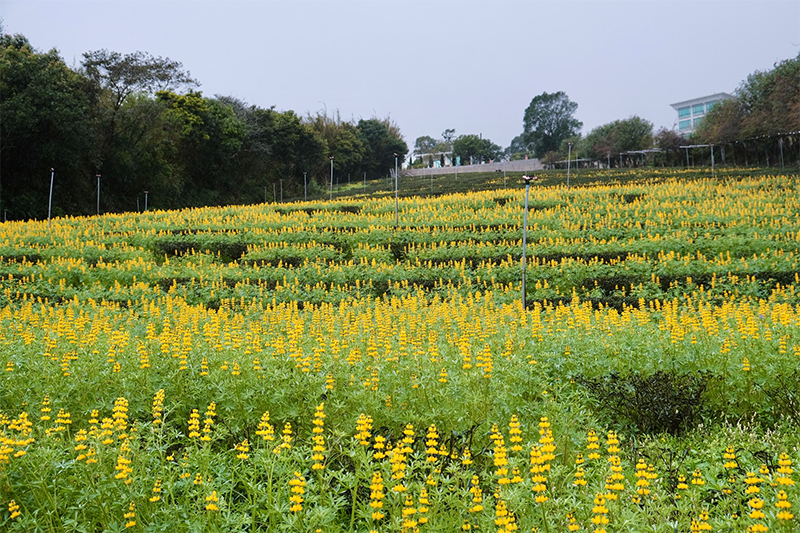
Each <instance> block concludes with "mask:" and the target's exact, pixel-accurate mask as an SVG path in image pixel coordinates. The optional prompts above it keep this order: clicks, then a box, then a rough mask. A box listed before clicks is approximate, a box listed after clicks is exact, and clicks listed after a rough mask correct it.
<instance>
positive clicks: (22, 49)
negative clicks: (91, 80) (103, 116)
mask: <svg viewBox="0 0 800 533" xmlns="http://www.w3.org/2000/svg"><path fill="white" fill-rule="evenodd" d="M89 109H90V101H89V98H88V95H87V93H86V91H85V82H84V80H83V79H82V78H81V77H80V76H79V75H78V74H76V73H75V72H73V71H72V70H70V69H69V68H68V67H67V66H66V65H65V64H64V62H63V61H62V60H61V58H60V57H59V56H58V52H57V51H56V50H51V51H49V52H47V53H40V52H37V51H36V50H34V49H33V47H32V46H31V45H30V43H29V42H28V41H27V39H25V38H24V37H22V36H21V35H15V36H10V35H5V34H4V35H2V36H0V115H2V121H0V136H1V137H2V158H3V164H2V180H1V181H2V183H0V187H2V188H1V189H0V191H1V194H2V196H0V209H8V210H9V216H10V217H12V218H28V217H38V218H42V217H46V216H47V202H48V194H49V187H50V169H51V168H55V170H56V178H55V181H54V192H53V194H54V197H55V198H56V201H55V205H56V209H58V210H57V211H56V212H60V211H74V210H76V209H77V208H78V206H79V205H80V204H79V201H80V200H79V198H80V197H82V196H84V195H87V196H88V194H89V193H90V192H91V190H92V187H93V183H92V180H91V178H90V176H93V173H91V166H90V161H89V158H88V154H89V152H90V149H91V145H92V130H91V123H90V121H89ZM59 208H60V209H59Z"/></svg>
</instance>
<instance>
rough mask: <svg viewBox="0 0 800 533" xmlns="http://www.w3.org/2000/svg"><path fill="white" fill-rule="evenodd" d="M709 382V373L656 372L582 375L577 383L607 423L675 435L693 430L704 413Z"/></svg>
mask: <svg viewBox="0 0 800 533" xmlns="http://www.w3.org/2000/svg"><path fill="white" fill-rule="evenodd" d="M712 379H713V376H711V374H710V373H709V372H699V373H697V374H682V373H678V372H676V371H675V370H658V371H656V372H654V373H652V374H649V375H647V374H643V373H641V372H631V373H630V374H625V375H620V374H617V373H611V374H606V375H604V376H598V377H586V376H581V377H578V378H576V381H577V382H578V383H580V384H581V385H583V386H584V387H586V388H587V389H588V391H589V392H590V394H591V395H592V396H593V397H594V399H595V401H596V403H597V406H598V408H599V409H600V410H601V411H602V412H604V413H606V415H607V417H608V418H609V421H612V420H613V421H614V422H615V423H616V424H621V427H624V428H625V430H626V431H630V428H635V429H636V431H639V432H642V433H646V434H661V433H669V434H671V435H677V434H679V433H681V432H683V431H687V430H693V429H695V427H696V426H697V424H698V423H700V422H701V421H702V420H703V415H704V414H707V413H706V411H707V408H706V406H705V402H704V398H703V395H704V393H705V391H706V389H707V388H708V384H709V381H711V380H712Z"/></svg>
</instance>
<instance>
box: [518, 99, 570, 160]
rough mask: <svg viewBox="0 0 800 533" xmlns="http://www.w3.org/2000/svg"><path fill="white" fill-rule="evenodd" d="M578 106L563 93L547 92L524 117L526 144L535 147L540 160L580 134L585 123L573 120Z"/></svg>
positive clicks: (535, 100) (529, 108) (526, 110)
mask: <svg viewBox="0 0 800 533" xmlns="http://www.w3.org/2000/svg"><path fill="white" fill-rule="evenodd" d="M577 109H578V104H576V103H575V102H573V101H571V100H570V99H569V97H568V96H567V95H566V93H564V92H563V91H559V92H557V93H552V94H549V93H547V92H544V93H542V94H540V95H539V96H536V97H534V98H533V100H531V103H530V105H529V106H528V108H527V109H525V115H524V117H523V121H522V122H523V135H522V137H523V138H522V141H523V142H522V143H518V144H519V145H528V144H532V146H533V151H534V153H535V154H536V156H537V157H542V156H543V155H544V154H546V153H547V152H552V151H555V150H558V148H559V146H560V145H561V142H562V141H564V140H565V139H567V138H568V137H572V136H574V135H576V134H577V133H578V131H580V129H581V126H583V123H582V122H581V121H579V120H577V119H576V118H574V117H573V115H574V114H575V111H576V110H577Z"/></svg>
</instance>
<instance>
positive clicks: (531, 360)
mask: <svg viewBox="0 0 800 533" xmlns="http://www.w3.org/2000/svg"><path fill="white" fill-rule="evenodd" d="M797 193H798V190H797V176H796V175H776V176H758V177H748V176H746V175H745V176H743V175H742V174H741V172H739V173H736V174H731V175H725V174H722V175H719V176H717V177H716V179H711V178H710V177H709V176H705V175H701V174H699V173H698V174H697V175H695V176H692V175H686V176H683V177H682V179H680V180H678V179H675V180H670V179H667V180H664V179H661V180H658V181H656V180H653V181H648V180H647V176H643V177H642V179H641V180H640V181H638V182H637V181H631V182H628V183H626V184H624V185H620V184H617V185H606V184H602V183H596V184H594V185H593V186H584V187H581V188H572V189H566V188H563V187H546V186H534V187H532V188H531V190H530V199H529V214H528V231H527V241H528V249H527V270H526V274H527V289H528V294H527V295H526V301H527V306H526V307H525V308H523V305H522V303H521V300H522V298H521V294H520V290H521V248H522V223H521V222H522V211H523V203H524V190H523V189H521V188H519V187H517V188H511V189H499V190H494V191H486V192H480V193H471V194H462V195H453V196H442V197H438V198H419V197H414V198H406V199H401V200H400V202H399V212H398V214H397V217H398V220H399V223H398V224H397V225H396V224H395V212H394V208H395V203H394V199H369V198H354V199H351V200H348V201H346V202H345V201H338V202H329V203H299V204H282V205H275V204H271V205H259V206H242V207H226V208H203V209H192V210H185V211H178V212H148V213H140V214H124V215H105V216H101V217H92V218H74V219H70V218H66V219H55V220H53V221H52V224H51V225H49V226H48V223H47V222H28V223H5V224H3V225H0V365H2V366H1V367H0V371H2V373H1V374H0V382H2V386H1V387H0V501H1V502H2V508H0V528H1V529H5V530H8V531H126V530H127V531H214V530H217V531H253V532H254V531H281V530H283V531H323V532H329V531H364V532H367V531H379V532H383V531H398V532H399V531H409V532H410V531H431V532H433V531H448V532H451V531H472V530H475V531H515V530H520V531H532V530H536V531H596V532H601V531H609V532H610V531H704V530H718V531H767V530H774V531H793V530H795V529H796V528H797V519H796V518H794V513H795V512H796V510H797V509H798V506H800V489H798V488H797V487H796V486H795V479H796V477H797V476H794V470H793V469H794V466H793V465H796V463H797V461H798V460H800V450H799V449H798V446H800V437H798V434H800V429H799V428H800V426H798V422H799V421H798V417H799V416H800V370H799V369H800V294H798V289H800V279H798V271H800V269H799V268H798V260H800V233H798V232H800V200H798V194H797Z"/></svg>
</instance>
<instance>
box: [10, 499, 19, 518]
mask: <svg viewBox="0 0 800 533" xmlns="http://www.w3.org/2000/svg"><path fill="white" fill-rule="evenodd" d="M8 512H9V514H10V515H11V516H10V518H11V520H16V519H17V518H19V517H20V516H21V515H22V513H21V512H20V510H19V505H18V504H17V502H16V501H15V500H11V501H10V502H8Z"/></svg>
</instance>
